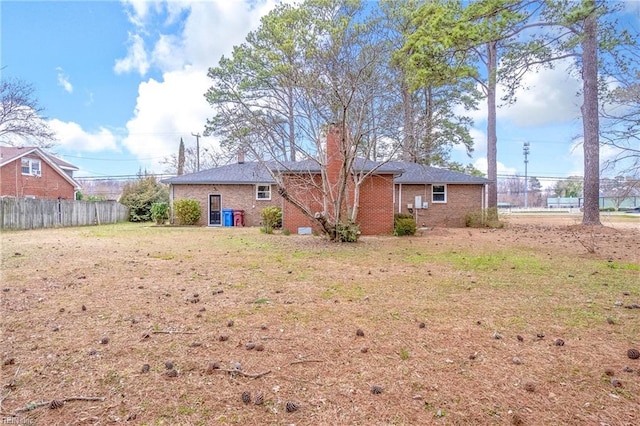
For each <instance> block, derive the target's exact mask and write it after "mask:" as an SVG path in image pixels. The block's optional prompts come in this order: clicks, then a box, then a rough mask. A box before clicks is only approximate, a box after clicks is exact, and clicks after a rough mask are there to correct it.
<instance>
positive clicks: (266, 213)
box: [260, 206, 282, 234]
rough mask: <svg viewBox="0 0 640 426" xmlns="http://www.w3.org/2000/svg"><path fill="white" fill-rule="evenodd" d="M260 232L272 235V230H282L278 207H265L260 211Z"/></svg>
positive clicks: (280, 214)
mask: <svg viewBox="0 0 640 426" xmlns="http://www.w3.org/2000/svg"><path fill="white" fill-rule="evenodd" d="M260 218H261V219H262V231H263V232H265V233H266V234H273V230H274V229H279V228H282V209H281V208H280V207H273V206H272V207H265V208H264V209H262V210H261V211H260Z"/></svg>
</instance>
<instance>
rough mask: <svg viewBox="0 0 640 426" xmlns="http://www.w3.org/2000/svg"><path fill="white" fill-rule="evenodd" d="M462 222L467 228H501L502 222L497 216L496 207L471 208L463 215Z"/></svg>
mask: <svg viewBox="0 0 640 426" xmlns="http://www.w3.org/2000/svg"><path fill="white" fill-rule="evenodd" d="M464 224H465V226H467V227H468V228H503V227H504V223H502V222H500V220H499V218H498V209H497V208H496V207H492V208H490V209H486V210H473V211H470V212H468V213H467V214H466V215H465V216H464Z"/></svg>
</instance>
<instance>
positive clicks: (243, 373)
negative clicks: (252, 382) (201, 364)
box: [217, 368, 271, 379]
mask: <svg viewBox="0 0 640 426" xmlns="http://www.w3.org/2000/svg"><path fill="white" fill-rule="evenodd" d="M217 371H224V372H225V373H229V374H231V375H236V376H242V377H248V378H250V379H257V378H260V377H262V376H266V375H267V374H269V373H271V370H267V371H265V372H263V373H258V374H249V373H245V372H243V371H240V370H226V369H224V368H220V369H218V370H217Z"/></svg>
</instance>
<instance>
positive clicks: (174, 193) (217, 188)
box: [162, 160, 282, 226]
mask: <svg viewBox="0 0 640 426" xmlns="http://www.w3.org/2000/svg"><path fill="white" fill-rule="evenodd" d="M162 182H163V183H168V184H169V200H170V202H171V204H172V205H173V202H174V201H175V200H180V199H183V198H191V199H194V200H198V201H199V202H200V208H201V214H200V221H199V222H198V225H203V226H221V225H222V224H223V217H222V212H223V209H233V210H243V211H244V224H245V226H259V225H260V211H261V210H262V209H263V208H265V207H269V206H279V207H281V206H282V198H281V197H280V195H279V194H278V190H277V186H276V182H275V181H274V179H273V178H272V177H271V175H270V174H269V172H268V170H267V169H266V168H265V166H264V165H263V164H261V163H257V162H247V163H245V162H244V161H242V160H240V161H238V163H236V164H227V165H225V166H220V167H215V168H213V169H209V170H202V171H199V172H196V173H190V174H187V175H181V176H176V177H174V178H171V179H166V180H163V181H162Z"/></svg>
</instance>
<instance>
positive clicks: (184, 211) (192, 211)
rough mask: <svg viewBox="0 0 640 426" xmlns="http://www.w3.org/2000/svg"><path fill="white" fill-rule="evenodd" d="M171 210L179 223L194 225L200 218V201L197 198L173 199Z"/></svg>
mask: <svg viewBox="0 0 640 426" xmlns="http://www.w3.org/2000/svg"><path fill="white" fill-rule="evenodd" d="M173 210H174V213H175V216H176V220H177V221H178V224H179V225H195V224H196V223H198V220H200V214H201V211H200V203H199V202H198V201H197V200H193V199H190V198H183V199H182V200H178V201H175V202H174V203H173Z"/></svg>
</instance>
